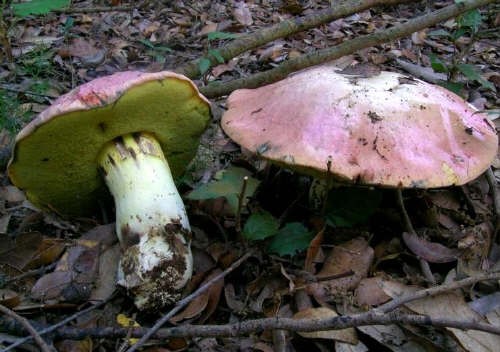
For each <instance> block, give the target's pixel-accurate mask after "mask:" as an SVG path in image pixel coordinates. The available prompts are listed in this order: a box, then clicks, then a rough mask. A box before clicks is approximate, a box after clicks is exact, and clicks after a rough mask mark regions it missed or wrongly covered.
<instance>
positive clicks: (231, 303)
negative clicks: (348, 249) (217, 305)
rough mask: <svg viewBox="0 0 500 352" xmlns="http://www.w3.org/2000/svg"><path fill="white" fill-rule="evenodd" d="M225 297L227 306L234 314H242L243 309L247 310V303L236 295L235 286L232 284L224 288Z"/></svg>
mask: <svg viewBox="0 0 500 352" xmlns="http://www.w3.org/2000/svg"><path fill="white" fill-rule="evenodd" d="M224 297H225V298H226V304H227V306H228V307H229V308H230V309H231V310H232V311H233V312H241V311H243V309H245V306H246V304H245V302H244V301H242V300H240V299H239V298H238V297H237V296H236V293H235V292H234V286H233V285H232V284H227V285H226V286H225V287H224Z"/></svg>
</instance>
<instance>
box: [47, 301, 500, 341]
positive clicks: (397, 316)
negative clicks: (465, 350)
mask: <svg viewBox="0 0 500 352" xmlns="http://www.w3.org/2000/svg"><path fill="white" fill-rule="evenodd" d="M389 324H413V325H427V326H434V327H441V328H457V329H462V330H468V329H472V330H478V331H485V332H489V333H492V334H496V335H500V327H498V326H493V325H491V324H486V323H481V322H477V321H460V320H452V319H440V318H431V317H429V316H427V315H417V314H403V313H400V312H391V313H378V312H375V311H373V310H370V311H368V312H366V313H360V314H355V315H350V316H349V315H347V316H338V317H334V318H325V319H293V318H280V317H275V318H264V319H253V320H247V321H242V322H238V323H232V324H225V325H189V324H188V325H182V326H176V327H171V328H165V329H160V330H158V331H156V332H155V333H154V334H152V335H151V336H148V338H150V337H151V338H156V339H161V340H164V339H168V338H172V337H228V336H231V337H234V336H241V335H248V334H255V333H260V332H263V331H268V330H275V329H282V330H290V331H324V330H338V329H345V328H350V327H356V326H365V325H389ZM150 331H151V330H148V329H146V328H133V329H130V328H117V327H100V328H90V329H89V328H87V329H85V328H83V329H82V328H73V327H65V328H64V329H62V330H61V331H58V333H57V336H58V337H59V338H65V339H83V338H85V337H93V338H114V339H116V338H123V337H125V336H127V334H129V333H130V335H129V336H130V337H133V338H138V337H140V336H145V334H146V333H148V332H150ZM134 346H135V345H134Z"/></svg>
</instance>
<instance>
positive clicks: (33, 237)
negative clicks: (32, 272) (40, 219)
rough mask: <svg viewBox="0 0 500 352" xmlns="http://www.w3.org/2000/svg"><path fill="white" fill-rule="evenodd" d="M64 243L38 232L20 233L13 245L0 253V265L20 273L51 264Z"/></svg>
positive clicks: (60, 251) (59, 253)
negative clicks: (7, 266)
mask: <svg viewBox="0 0 500 352" xmlns="http://www.w3.org/2000/svg"><path fill="white" fill-rule="evenodd" d="M65 246H66V245H65V243H64V242H63V241H61V240H59V239H56V238H50V237H45V236H43V235H42V234H41V233H39V232H27V233H22V234H20V235H18V236H17V237H16V241H15V244H14V245H13V246H10V248H9V249H8V250H6V251H5V252H2V253H1V256H0V263H3V264H6V265H9V266H11V267H13V268H16V269H18V270H20V271H22V270H28V269H33V268H37V267H39V266H42V265H47V264H51V263H53V262H54V261H55V260H56V259H57V258H59V256H60V255H61V253H62V252H63V251H64V248H65Z"/></svg>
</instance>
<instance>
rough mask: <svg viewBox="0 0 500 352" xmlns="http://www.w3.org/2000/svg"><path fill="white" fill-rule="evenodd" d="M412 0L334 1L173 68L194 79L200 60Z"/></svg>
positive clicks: (226, 58)
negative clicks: (322, 7) (308, 13)
mask: <svg viewBox="0 0 500 352" xmlns="http://www.w3.org/2000/svg"><path fill="white" fill-rule="evenodd" d="M414 1H415V0H349V1H342V2H340V3H336V4H335V6H331V7H329V8H327V9H325V10H323V11H318V12H315V13H313V14H310V15H307V16H303V17H295V18H292V19H290V20H285V21H280V22H279V23H277V24H275V25H273V26H270V27H266V28H262V29H258V30H256V31H254V32H252V33H248V34H245V35H242V36H241V37H238V38H237V39H235V40H233V41H231V42H229V43H227V44H226V45H224V46H223V47H221V48H219V49H217V52H218V56H217V57H213V56H211V55H209V56H207V57H202V58H197V59H196V60H193V61H190V62H188V63H187V64H185V65H183V66H181V67H180V68H178V69H177V70H176V71H177V72H179V73H182V74H184V75H186V76H188V77H189V78H196V77H199V75H200V70H199V67H200V62H201V60H206V59H208V60H210V64H211V66H214V65H218V64H220V62H219V60H220V58H221V57H222V58H223V59H224V61H226V62H227V61H229V60H230V59H232V58H234V57H236V56H238V55H240V54H242V53H244V52H245V51H248V50H251V49H254V48H257V47H259V46H262V45H264V44H267V43H269V42H272V41H273V40H276V39H279V38H283V37H286V36H289V35H292V34H294V33H298V32H302V31H305V30H308V29H311V28H314V27H318V26H320V25H322V24H325V23H329V22H332V21H334V20H336V19H339V18H342V17H347V16H350V15H352V14H354V13H357V12H362V11H365V10H367V9H369V8H371V7H376V6H384V5H391V6H396V5H398V4H402V3H408V2H414Z"/></svg>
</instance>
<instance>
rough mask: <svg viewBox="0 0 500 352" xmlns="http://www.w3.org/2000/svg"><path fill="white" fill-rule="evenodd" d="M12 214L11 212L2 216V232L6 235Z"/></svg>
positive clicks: (0, 226)
mask: <svg viewBox="0 0 500 352" xmlns="http://www.w3.org/2000/svg"><path fill="white" fill-rule="evenodd" d="M11 216H12V215H11V214H6V215H2V217H0V234H2V235H5V234H6V233H7V229H8V227H9V223H10V218H11Z"/></svg>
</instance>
